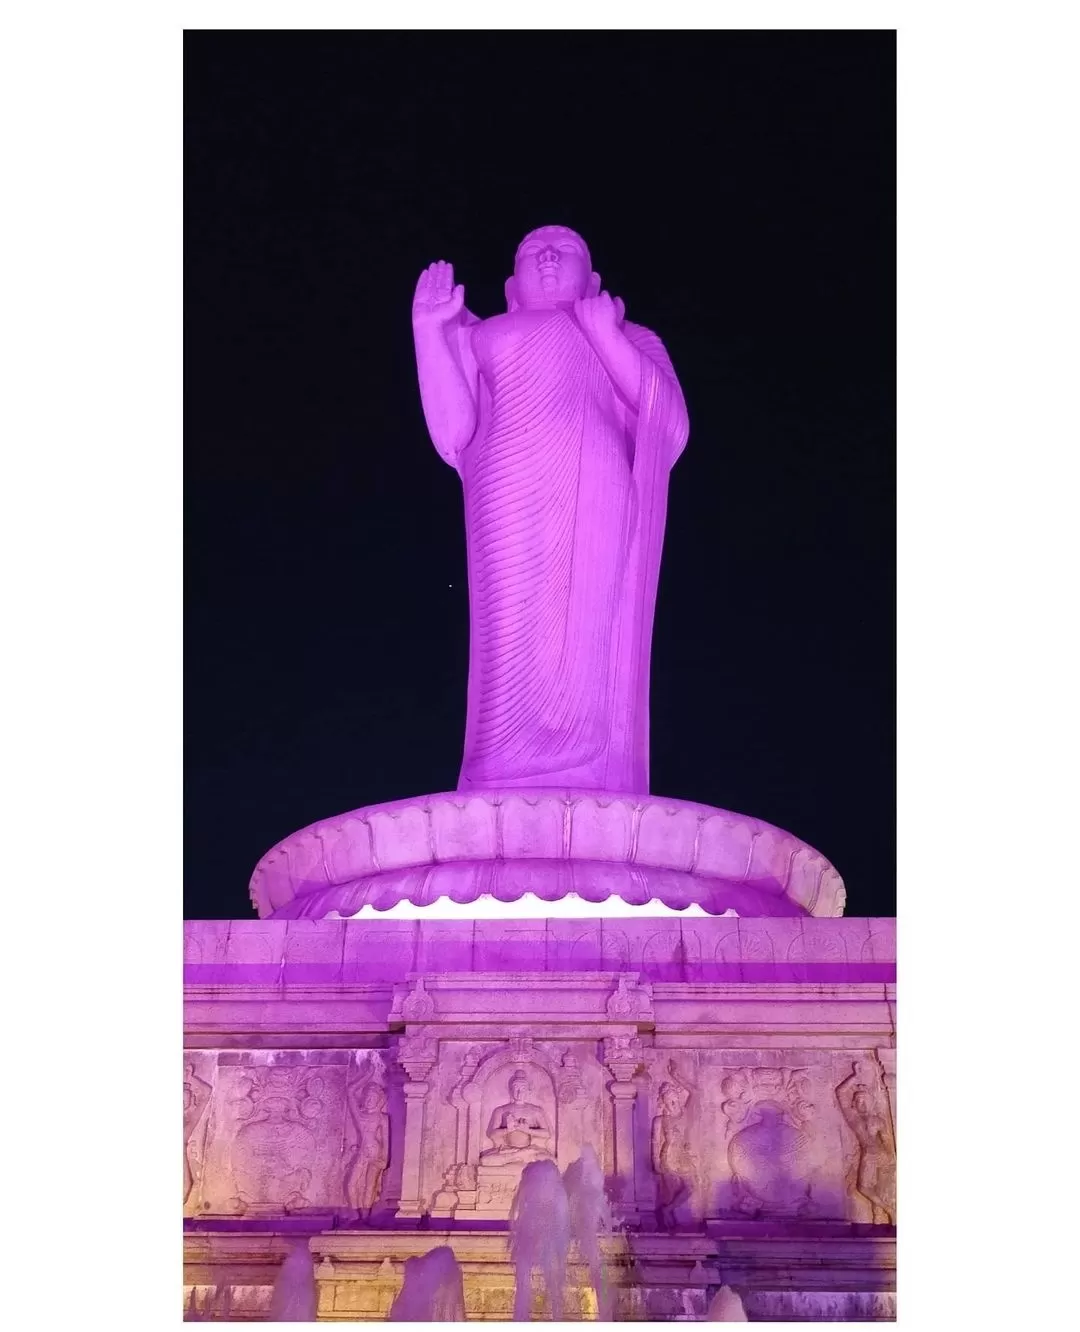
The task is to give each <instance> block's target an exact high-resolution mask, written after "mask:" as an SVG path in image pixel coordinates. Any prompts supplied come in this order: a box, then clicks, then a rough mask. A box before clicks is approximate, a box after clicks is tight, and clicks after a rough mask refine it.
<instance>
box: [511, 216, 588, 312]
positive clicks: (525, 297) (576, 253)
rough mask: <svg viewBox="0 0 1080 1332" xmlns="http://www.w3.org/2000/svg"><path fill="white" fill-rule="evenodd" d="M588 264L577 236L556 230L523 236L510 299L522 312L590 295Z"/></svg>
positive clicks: (551, 228) (586, 253)
mask: <svg viewBox="0 0 1080 1332" xmlns="http://www.w3.org/2000/svg"><path fill="white" fill-rule="evenodd" d="M592 276H593V275H592V264H591V262H590V260H589V252H588V250H587V249H586V248H585V245H584V243H583V242H582V241H581V239H580V237H578V236H575V235H574V234H573V233H572V232H568V231H564V230H563V229H562V228H559V227H545V228H543V229H542V230H540V231H538V232H537V233H536V234H535V235H532V236H527V237H526V238H525V240H524V241H523V242H522V244H521V247H520V248H519V250H518V253H517V258H516V259H515V261H514V279H513V284H514V297H515V299H516V301H517V304H518V305H520V306H522V307H523V308H524V309H549V308H551V307H552V306H556V305H565V304H569V303H572V302H573V301H576V300H577V299H578V298H579V297H582V296H587V295H589V294H591V293H590V287H591V285H593V284H592Z"/></svg>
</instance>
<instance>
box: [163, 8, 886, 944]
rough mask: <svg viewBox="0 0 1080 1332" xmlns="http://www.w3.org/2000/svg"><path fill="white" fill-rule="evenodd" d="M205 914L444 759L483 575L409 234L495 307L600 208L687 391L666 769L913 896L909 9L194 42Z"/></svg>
mask: <svg viewBox="0 0 1080 1332" xmlns="http://www.w3.org/2000/svg"><path fill="white" fill-rule="evenodd" d="M185 47H186V56H185V66H186V96H185V103H186V105H185V121H186V125H185V158H186V166H185V173H186V181H185V192H186V201H185V214H186V220H185V268H186V278H185V312H186V313H185V325H186V329H185V347H186V351H185V440H186V480H185V493H186V500H185V503H186V629H185V632H186V649H185V656H186V661H185V671H186V697H185V715H186V846H185V903H184V905H185V915H186V916H187V917H189V918H194V917H217V918H222V917H250V916H251V915H252V908H251V906H250V904H249V901H248V896H247V882H248V879H249V877H250V874H251V870H252V869H253V867H254V865H255V862H256V861H257V860H258V859H259V857H260V856H261V855H262V854H263V852H264V851H266V850H268V849H269V847H270V846H271V845H272V844H273V843H275V842H276V841H278V840H279V839H280V838H282V837H284V836H286V835H287V834H289V833H290V832H293V831H295V830H296V829H298V828H301V827H303V826H304V825H305V824H308V823H311V822H313V821H314V820H316V819H319V818H323V817H327V816H330V815H334V814H337V813H341V812H343V811H345V810H349V809H353V808H356V807H357V806H360V805H366V804H371V803H376V802H380V801H388V800H397V799H401V798H404V797H407V796H413V795H422V794H425V793H428V792H435V791H443V790H450V789H453V787H454V785H455V782H456V779H457V773H458V768H459V764H460V759H461V748H462V740H463V733H464V724H465V684H466V672H467V664H468V660H467V654H468V595H467V587H466V580H465V545H464V521H463V513H462V500H461V486H460V481H459V479H458V477H457V475H456V473H455V472H454V471H453V470H452V469H451V468H450V467H448V466H447V465H446V464H445V463H443V462H442V461H441V459H440V458H439V457H438V455H437V454H436V452H435V450H434V448H433V446H432V445H431V443H430V441H429V439H428V436H427V431H426V428H425V425H424V419H423V415H422V412H421V407H420V397H419V392H418V389H417V384H416V371H415V362H414V358H413V349H412V332H411V325H410V307H411V302H412V294H413V289H414V287H415V284H416V279H417V277H418V275H419V273H420V270H421V269H422V268H423V267H424V266H425V265H426V264H428V263H430V262H431V261H432V260H434V259H447V260H450V261H451V262H452V263H453V264H454V266H455V275H456V278H457V280H458V281H461V282H464V284H465V291H466V304H467V305H468V306H469V308H470V309H471V310H472V311H473V312H474V313H476V314H478V315H480V316H481V317H483V316H487V315H490V314H494V313H497V312H500V311H502V310H504V309H505V301H504V298H503V294H502V289H503V283H504V281H505V279H506V277H507V276H508V275H509V273H510V271H511V268H512V264H513V256H514V250H515V248H516V246H517V244H518V242H519V241H520V239H521V237H522V236H523V235H524V234H525V232H526V231H528V230H530V229H531V228H533V227H536V226H539V225H542V224H547V223H559V224H564V225H567V226H571V227H573V228H575V229H576V230H577V231H580V232H581V233H582V235H583V236H584V237H585V239H586V241H587V242H588V244H589V246H590V249H591V252H592V258H593V264H594V267H595V268H596V269H597V270H598V271H599V272H600V274H601V276H602V278H603V283H604V287H605V289H606V290H608V291H610V292H611V293H612V294H613V295H618V296H621V297H622V298H623V299H624V301H625V302H626V309H627V317H628V318H630V319H632V320H634V321H635V322H637V323H641V324H645V325H646V326H647V327H649V328H651V329H653V330H654V331H655V332H657V333H658V334H659V335H660V337H661V338H662V339H663V340H664V343H665V345H666V347H667V349H668V351H669V353H670V355H671V358H672V361H673V362H674V365H675V369H676V372H677V373H678V376H679V380H680V382H681V384H682V387H683V391H684V393H685V395H686V400H687V406H688V409H689V413H690V442H689V445H688V446H687V449H686V452H685V453H684V454H683V456H682V458H681V459H680V461H679V462H678V464H677V465H676V467H675V470H674V472H673V473H672V477H671V490H670V502H669V511H668V525H667V536H666V543H665V549H664V562H663V567H662V573H661V580H660V593H659V600H658V606H657V616H656V628H655V632H654V639H653V666H652V728H651V737H652V738H651V748H652V761H651V787H652V790H653V791H654V792H656V793H659V794H662V795H668V796H674V797H680V798H683V799H687V800H696V801H703V802H705V803H708V804H712V805H718V806H721V807H724V808H727V809H733V810H738V811H740V812H742V813H746V814H752V815H755V816H757V817H759V818H763V819H766V820H768V821H769V822H771V823H775V824H778V825H779V826H780V827H782V828H785V829H787V830H788V831H790V832H792V833H794V834H795V835H796V836H798V837H801V838H802V839H804V840H805V841H807V842H809V843H810V844H811V845H812V846H814V847H816V848H817V849H818V850H820V851H821V852H823V853H824V854H825V855H826V856H828V857H829V858H830V859H831V860H832V862H833V863H834V864H835V865H836V867H837V869H838V870H839V871H840V873H841V874H842V875H843V877H844V880H845V882H846V884H847V888H848V905H847V911H848V914H849V915H891V914H893V912H894V910H895V883H896V870H895V855H896V841H895V795H896V789H895V750H896V731H895V516H894V508H895V332H894V325H895V313H896V310H895V169H896V161H895V66H894V61H895V39H894V34H893V33H891V32H871V31H867V32H846V31H841V32H824V31H823V32H816V31H815V32H761V33H755V32H685V33H680V32H673V33H661V32H644V33H618V32H616V33H608V32H599V33H573V32H553V33H537V32H511V33H487V32H434V33H431V32H429V33H423V32H421V33H381V32H363V31H355V32H353V31H350V32H265V33H263V32H196V33H190V32H189V33H188V34H187V36H186V41H185Z"/></svg>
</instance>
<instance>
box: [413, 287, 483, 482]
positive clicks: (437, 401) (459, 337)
mask: <svg viewBox="0 0 1080 1332" xmlns="http://www.w3.org/2000/svg"><path fill="white" fill-rule="evenodd" d="M476 322H477V321H476V320H475V319H474V318H473V316H471V315H470V314H469V313H468V312H467V311H466V309H465V288H464V287H462V286H461V285H460V284H459V285H457V286H455V285H454V270H453V268H452V266H451V265H450V264H446V263H442V262H440V263H436V264H431V265H429V266H428V267H427V268H426V269H425V270H424V271H423V273H421V274H420V280H419V281H418V282H417V284H416V294H415V295H414V297H413V309H412V323H413V341H414V343H415V346H416V368H417V372H418V374H419V377H420V401H421V403H422V404H423V408H424V419H425V420H426V421H427V427H428V433H429V434H430V435H431V441H432V443H433V444H434V445H435V447H436V449H437V450H438V451H439V453H440V454H441V456H442V457H443V458H444V459H445V460H446V462H448V463H449V464H450V465H451V467H456V466H457V465H458V459H459V457H460V456H461V451H462V450H463V449H464V448H465V446H466V444H468V442H469V440H471V439H472V437H473V434H474V433H475V431H476V419H477V406H478V402H479V374H478V371H477V367H476V360H475V357H474V356H473V353H472V336H471V334H472V325H473V324H474V323H476Z"/></svg>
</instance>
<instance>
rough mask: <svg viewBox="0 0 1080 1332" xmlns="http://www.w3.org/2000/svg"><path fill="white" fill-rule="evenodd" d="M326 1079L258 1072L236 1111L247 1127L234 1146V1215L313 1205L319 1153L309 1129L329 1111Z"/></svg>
mask: <svg viewBox="0 0 1080 1332" xmlns="http://www.w3.org/2000/svg"><path fill="white" fill-rule="evenodd" d="M323 1091H324V1083H323V1079H322V1078H321V1077H320V1076H319V1075H318V1074H312V1073H311V1072H310V1070H306V1069H303V1068H299V1069H291V1068H275V1067H270V1068H263V1069H257V1070H253V1072H252V1073H251V1074H250V1075H248V1076H246V1077H244V1078H243V1079H242V1080H241V1083H240V1093H241V1094H240V1096H239V1097H238V1098H237V1099H236V1100H235V1102H234V1105H233V1108H234V1110H235V1112H236V1115H237V1117H238V1119H240V1120H241V1121H242V1123H241V1126H240V1128H239V1129H238V1130H237V1132H236V1136H235V1138H234V1139H233V1143H232V1152H231V1159H232V1175H233V1184H234V1188H235V1190H236V1193H235V1196H234V1198H233V1199H232V1200H231V1204H232V1210H234V1211H238V1212H244V1211H248V1210H249V1209H251V1208H253V1207H256V1208H259V1209H262V1210H267V1209H269V1210H276V1209H278V1208H281V1209H284V1210H285V1211H290V1210H294V1209H296V1208H298V1207H305V1206H309V1205H310V1199H309V1197H308V1194H307V1189H308V1186H309V1184H310V1183H311V1178H312V1170H311V1165H312V1160H313V1158H314V1155H315V1151H316V1138H315V1134H314V1133H313V1132H312V1130H311V1128H310V1127H309V1124H310V1121H311V1120H313V1119H315V1118H316V1117H317V1116H318V1115H319V1114H320V1113H321V1111H322V1109H323V1102H322V1100H321V1097H322V1095H323Z"/></svg>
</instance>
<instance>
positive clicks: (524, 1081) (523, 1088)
mask: <svg viewBox="0 0 1080 1332" xmlns="http://www.w3.org/2000/svg"><path fill="white" fill-rule="evenodd" d="M528 1094H529V1079H528V1078H527V1077H526V1076H525V1074H524V1073H522V1072H520V1071H518V1072H517V1073H515V1074H514V1076H513V1077H512V1078H511V1079H510V1099H511V1100H512V1101H513V1103H514V1104H515V1105H520V1104H521V1103H522V1101H524V1099H525V1097H526V1096H528Z"/></svg>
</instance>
